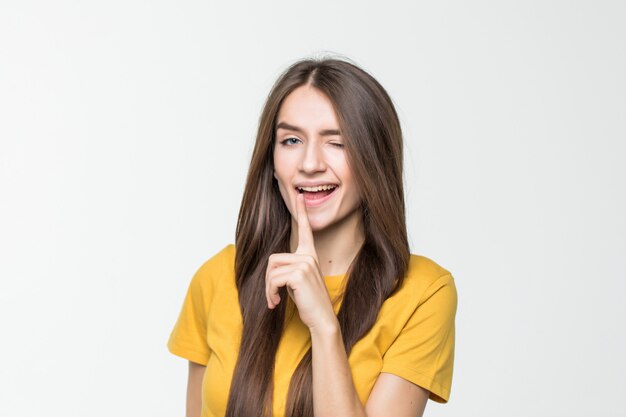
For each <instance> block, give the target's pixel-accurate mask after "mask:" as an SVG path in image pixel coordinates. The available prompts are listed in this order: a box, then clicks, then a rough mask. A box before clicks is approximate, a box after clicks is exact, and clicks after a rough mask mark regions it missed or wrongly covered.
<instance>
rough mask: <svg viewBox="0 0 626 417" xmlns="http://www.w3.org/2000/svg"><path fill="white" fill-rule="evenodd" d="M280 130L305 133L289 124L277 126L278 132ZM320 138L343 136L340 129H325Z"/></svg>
mask: <svg viewBox="0 0 626 417" xmlns="http://www.w3.org/2000/svg"><path fill="white" fill-rule="evenodd" d="M278 129H287V130H293V131H294V132H300V133H304V130H303V129H302V128H300V127H298V126H294V125H290V124H289V123H285V122H280V123H279V124H278V125H276V130H278ZM319 133H320V136H341V131H339V130H338V129H324V130H320V132H319Z"/></svg>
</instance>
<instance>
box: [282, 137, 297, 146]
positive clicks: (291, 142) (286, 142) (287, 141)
mask: <svg viewBox="0 0 626 417" xmlns="http://www.w3.org/2000/svg"><path fill="white" fill-rule="evenodd" d="M299 140H300V139H298V138H287V139H285V140H283V141H281V142H280V143H282V144H283V145H294V144H295V141H299Z"/></svg>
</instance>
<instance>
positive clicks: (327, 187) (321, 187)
mask: <svg viewBox="0 0 626 417" xmlns="http://www.w3.org/2000/svg"><path fill="white" fill-rule="evenodd" d="M336 187H337V186H336V185H318V186H317V187H298V190H303V191H308V192H312V193H314V192H317V191H325V190H332V189H333V188H336Z"/></svg>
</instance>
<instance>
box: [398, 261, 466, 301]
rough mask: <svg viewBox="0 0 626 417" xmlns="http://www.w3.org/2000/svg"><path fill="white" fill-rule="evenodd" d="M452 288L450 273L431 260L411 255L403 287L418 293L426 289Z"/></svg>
mask: <svg viewBox="0 0 626 417" xmlns="http://www.w3.org/2000/svg"><path fill="white" fill-rule="evenodd" d="M444 285H451V286H454V278H453V277H452V273H451V272H450V271H449V270H448V269H446V268H445V267H443V266H442V265H440V264H439V263H438V262H436V261H434V260H433V259H431V258H429V257H426V256H424V255H417V254H414V253H412V254H411V258H410V260H409V267H408V269H407V273H406V276H405V278H404V283H403V286H408V287H413V288H415V289H417V290H418V291H419V292H423V291H425V290H426V289H428V288H431V289H434V288H432V287H434V286H437V287H441V286H444Z"/></svg>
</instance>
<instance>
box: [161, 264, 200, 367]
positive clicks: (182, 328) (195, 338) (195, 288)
mask: <svg viewBox="0 0 626 417" xmlns="http://www.w3.org/2000/svg"><path fill="white" fill-rule="evenodd" d="M210 262H211V260H209V261H207V262H206V263H205V264H204V265H202V266H201V267H200V269H198V271H196V273H195V274H194V276H193V278H192V279H191V283H190V284H189V288H188V290H187V294H186V296H185V299H184V302H183V307H182V309H181V311H180V314H179V316H178V320H177V321H176V324H175V325H174V329H173V330H172V333H171V334H170V338H169V340H168V342H167V348H168V349H169V351H170V352H171V353H173V354H174V355H177V356H180V357H182V358H185V359H188V360H190V361H192V362H196V363H199V364H200V365H206V364H207V362H208V360H209V356H210V349H209V346H208V343H207V318H208V314H209V310H208V309H209V303H210V299H211V282H210V275H211V271H210Z"/></svg>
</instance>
